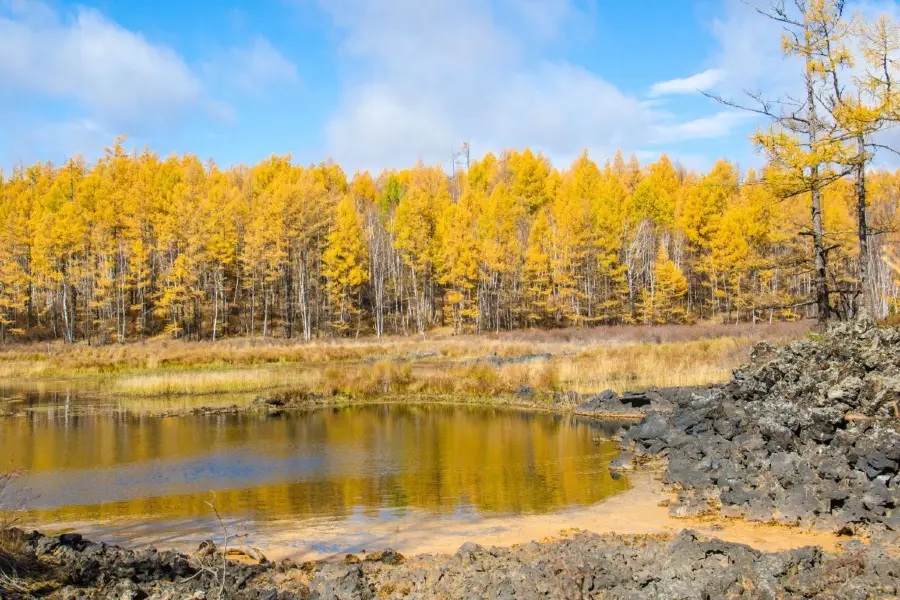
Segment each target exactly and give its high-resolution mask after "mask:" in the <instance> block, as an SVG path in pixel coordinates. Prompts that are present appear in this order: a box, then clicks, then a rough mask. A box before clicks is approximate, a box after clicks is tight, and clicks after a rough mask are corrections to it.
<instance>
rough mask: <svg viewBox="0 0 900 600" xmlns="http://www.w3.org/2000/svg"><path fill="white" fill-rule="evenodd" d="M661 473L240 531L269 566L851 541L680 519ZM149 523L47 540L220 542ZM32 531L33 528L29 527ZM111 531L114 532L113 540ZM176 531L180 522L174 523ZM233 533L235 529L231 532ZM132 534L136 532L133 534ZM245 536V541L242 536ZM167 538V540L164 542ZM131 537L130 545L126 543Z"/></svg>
mask: <svg viewBox="0 0 900 600" xmlns="http://www.w3.org/2000/svg"><path fill="white" fill-rule="evenodd" d="M661 479H662V472H661V470H660V469H658V468H645V469H641V470H639V471H637V472H634V473H631V474H629V482H630V483H631V485H630V487H629V488H628V489H627V490H625V491H623V492H620V493H618V494H615V495H613V496H611V497H609V498H605V499H603V500H601V501H599V502H596V503H594V504H592V505H589V506H584V507H575V508H565V509H561V510H557V511H553V512H550V513H541V514H535V513H530V514H520V515H491V514H479V515H467V516H464V517H462V518H445V517H444V516H442V515H433V514H428V513H425V512H420V511H414V512H412V513H411V514H409V515H407V516H405V517H400V518H398V519H391V520H388V521H379V520H373V521H372V522H371V523H369V524H367V526H366V527H365V531H364V532H361V531H360V530H359V525H358V524H355V525H353V524H348V523H347V521H348V519H340V520H336V519H329V518H318V519H308V520H300V521H295V520H289V519H288V520H283V519H280V520H274V521H256V522H252V523H251V524H250V528H249V529H248V528H247V524H243V525H242V529H241V531H242V532H246V536H247V537H245V538H242V541H241V543H240V545H241V546H243V547H249V548H253V549H254V550H257V551H260V552H261V553H262V554H263V555H264V556H265V557H266V558H267V559H268V560H271V561H280V560H284V559H290V560H294V561H298V562H303V561H335V560H342V559H343V558H344V556H345V555H347V554H365V553H366V550H369V551H370V552H371V551H372V550H378V549H381V548H385V547H390V548H392V549H394V550H396V551H398V552H401V553H403V554H404V555H408V556H413V555H420V554H452V553H453V552H455V551H456V550H457V549H458V548H459V547H460V546H461V545H463V544H465V543H467V542H473V543H478V544H481V545H483V546H502V547H511V546H520V545H523V544H526V543H528V542H534V541H552V540H555V539H559V538H564V537H568V536H570V535H571V534H573V533H576V532H579V531H586V532H590V533H593V534H598V535H629V536H676V535H678V534H679V533H681V532H682V531H685V530H692V531H695V532H697V533H698V534H699V535H702V536H706V537H709V538H717V539H720V540H722V541H724V542H729V543H735V544H744V545H747V546H749V547H751V548H754V549H756V550H760V551H764V552H780V551H784V550H792V549H796V548H802V547H806V546H817V547H820V548H822V549H823V550H825V551H827V552H839V551H840V550H841V546H840V544H841V543H842V542H846V541H848V539H849V538H846V537H841V536H838V535H837V534H834V533H831V532H825V531H811V530H804V529H802V528H800V527H796V526H793V527H792V526H785V525H779V524H775V523H753V522H749V521H746V520H743V519H730V518H725V517H721V516H709V517H704V518H698V517H684V518H679V517H674V516H672V515H671V514H670V513H669V511H668V508H667V507H668V505H669V503H670V502H671V501H672V500H673V499H674V494H673V493H671V492H668V491H666V489H665V486H664V485H663V483H662V480H661ZM142 524H145V522H143V521H140V520H138V519H128V518H126V519H121V520H116V521H113V522H112V523H109V522H104V523H99V522H71V523H65V524H64V526H63V527H58V528H57V527H49V528H47V527H45V528H44V530H43V532H44V533H47V534H54V535H59V534H66V533H77V534H80V535H83V536H84V537H85V538H89V539H94V540H107V541H110V542H111V543H114V544H119V545H123V546H125V547H128V548H131V549H135V550H146V549H150V548H154V549H156V550H157V551H167V550H172V551H175V552H182V553H185V554H190V553H191V552H193V551H195V550H196V549H197V546H198V545H199V544H200V543H201V542H203V541H204V540H206V539H212V540H214V541H215V542H217V543H221V539H222V531H221V529H217V528H215V525H214V524H213V528H211V529H208V530H206V531H196V530H191V529H188V528H182V531H184V532H185V533H182V534H180V535H179V534H178V533H176V532H174V531H172V532H169V531H167V530H166V529H163V530H162V531H160V532H158V533H157V534H156V539H154V534H153V533H139V531H140V526H141V525H142ZM24 525H27V524H23V526H24ZM110 525H113V526H114V527H113V531H115V532H116V533H115V534H114V535H110V533H109V532H110ZM173 525H174V523H173ZM229 527H231V526H229ZM131 532H134V533H131ZM242 535H244V534H243V533H242ZM159 538H164V541H159ZM126 539H127V541H126Z"/></svg>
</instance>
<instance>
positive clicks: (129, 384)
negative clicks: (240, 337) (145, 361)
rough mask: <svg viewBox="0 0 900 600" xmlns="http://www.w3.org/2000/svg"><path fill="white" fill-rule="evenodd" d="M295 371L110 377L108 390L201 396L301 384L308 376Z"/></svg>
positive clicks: (122, 394)
mask: <svg viewBox="0 0 900 600" xmlns="http://www.w3.org/2000/svg"><path fill="white" fill-rule="evenodd" d="M303 375H304V373H302V372H298V371H296V370H295V371H291V372H285V371H283V370H281V371H272V370H263V369H260V370H249V369H241V370H223V371H196V372H192V371H180V372H162V373H152V374H145V375H134V376H130V377H118V378H115V379H114V380H113V383H112V386H111V390H110V391H112V392H114V393H116V394H118V395H121V396H143V397H147V396H202V395H207V394H226V393H227V394H240V393H246V392H259V391H264V390H272V389H278V388H283V387H289V386H294V387H296V386H305V385H307V384H308V378H307V377H304V376H303Z"/></svg>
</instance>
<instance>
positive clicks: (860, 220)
mask: <svg viewBox="0 0 900 600" xmlns="http://www.w3.org/2000/svg"><path fill="white" fill-rule="evenodd" d="M857 145H858V146H859V154H860V157H859V165H857V167H856V221H857V227H858V235H859V287H860V289H861V290H862V295H861V299H860V306H861V307H863V308H866V309H867V310H869V311H871V310H872V309H873V306H872V304H873V303H872V302H871V297H870V296H871V294H870V290H869V288H870V281H869V279H870V277H869V225H868V222H867V219H866V162H865V158H864V157H865V147H866V140H865V137H864V136H863V135H860V136H859V137H858V138H857Z"/></svg>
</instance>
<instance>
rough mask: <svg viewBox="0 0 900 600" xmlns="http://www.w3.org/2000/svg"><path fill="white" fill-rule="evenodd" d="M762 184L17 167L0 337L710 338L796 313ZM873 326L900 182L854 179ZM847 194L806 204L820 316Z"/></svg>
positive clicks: (793, 225)
mask: <svg viewBox="0 0 900 600" xmlns="http://www.w3.org/2000/svg"><path fill="white" fill-rule="evenodd" d="M770 179H771V173H766V172H763V173H756V172H754V171H752V170H751V171H748V172H746V173H740V172H739V171H738V168H737V167H736V166H735V165H733V164H730V163H728V162H726V161H719V162H718V163H716V164H715V165H714V166H713V167H712V169H711V170H710V171H709V172H707V173H695V172H692V171H687V170H685V169H684V168H682V167H681V166H679V165H674V164H673V163H672V162H671V161H670V160H669V159H668V158H667V157H666V156H662V157H661V158H660V159H659V160H658V161H656V162H654V163H652V164H649V165H643V166H642V165H640V164H639V163H638V161H637V160H636V159H635V158H634V157H631V158H630V159H628V160H626V159H625V158H624V157H623V156H622V155H621V153H619V154H617V155H616V156H615V157H614V158H612V159H611V160H608V161H606V162H604V163H603V164H600V165H598V164H597V163H595V162H594V161H593V160H591V158H590V157H589V156H588V155H587V154H586V153H585V154H584V155H582V156H581V157H580V158H579V159H578V160H576V161H575V162H574V163H573V164H572V165H570V166H569V167H568V168H566V169H562V170H561V169H556V168H554V167H553V166H552V165H551V164H550V162H549V161H548V160H547V159H546V158H544V157H542V156H541V155H540V154H535V153H533V152H531V151H530V150H528V149H525V150H524V151H521V152H518V151H509V152H505V153H503V154H502V155H500V156H495V155H493V154H488V155H486V156H484V157H483V158H482V159H481V160H475V161H473V162H471V164H470V165H469V166H468V169H465V168H462V169H459V170H456V171H455V172H454V173H450V174H448V173H445V172H444V171H443V170H442V169H441V168H440V167H430V166H425V165H422V164H419V165H416V166H414V167H412V168H409V169H405V170H402V171H385V172H382V173H380V174H379V175H377V176H376V177H373V176H372V175H370V174H369V173H367V172H362V173H356V174H355V175H354V176H353V177H351V178H349V180H348V177H347V176H346V175H345V173H344V172H343V171H342V170H341V168H340V167H339V166H338V165H335V164H324V163H323V164H320V165H311V166H300V165H295V164H292V163H291V160H290V157H289V156H285V157H279V156H273V157H271V158H269V159H267V160H264V161H262V162H261V163H259V164H257V165H255V166H253V167H250V168H247V167H243V166H239V167H234V168H230V169H227V170H223V169H220V168H219V167H217V166H216V165H215V164H213V163H211V162H210V163H203V162H201V161H200V160H199V159H198V158H197V157H194V156H171V157H169V158H166V159H161V158H160V157H159V156H157V155H155V154H153V153H151V152H149V151H144V152H141V153H137V152H132V153H128V152H126V150H125V149H124V148H123V146H122V143H121V141H119V142H117V143H116V144H115V145H113V146H112V147H110V148H108V149H107V152H106V154H105V156H104V157H103V158H102V159H100V160H99V161H97V162H96V163H95V164H93V165H88V164H86V163H85V162H84V161H81V160H72V161H69V162H68V163H66V164H64V165H61V166H54V165H52V164H46V163H43V164H36V165H33V166H30V167H27V168H26V167H20V168H16V169H15V170H14V171H13V172H12V173H11V174H10V176H8V177H5V178H4V179H3V180H2V182H0V326H2V329H3V336H4V338H5V339H7V340H9V339H12V338H22V337H29V338H32V339H50V338H53V339H64V340H67V341H75V340H88V341H91V342H94V343H104V342H111V341H120V342H121V341H125V340H131V339H139V338H142V337H144V336H151V335H157V334H161V333H165V334H170V335H172V336H176V337H186V338H190V339H216V338H219V337H222V336H235V335H251V336H254V335H255V336H279V337H302V338H305V339H310V338H313V337H317V336H329V335H356V334H359V333H362V334H368V333H375V334H378V335H381V334H410V333H417V332H420V333H423V334H424V333H425V332H426V331H428V330H429V329H430V328H432V327H436V326H447V327H452V328H453V329H454V330H455V331H459V332H463V331H468V332H483V331H496V330H503V329H512V328H520V327H562V326H570V325H572V326H574V325H590V324H615V323H634V324H656V323H681V322H690V321H696V320H705V319H717V320H725V321H729V322H737V321H753V320H771V319H793V318H797V317H800V316H804V315H808V314H812V313H810V312H809V311H814V310H815V306H813V305H812V304H813V303H811V302H810V301H809V300H810V298H811V297H812V294H813V288H814V286H815V282H814V274H813V272H812V271H811V269H810V258H809V257H810V256H811V250H810V244H811V238H810V237H809V236H806V235H802V234H801V233H802V231H803V230H804V229H806V228H808V226H807V221H808V212H809V202H810V200H809V194H806V195H805V199H804V198H791V199H789V200H784V199H782V198H780V197H779V196H778V195H777V194H776V193H775V192H774V186H773V185H772V184H770V183H769V182H768V181H769V180H770ZM866 186H867V190H868V194H867V198H868V200H867V202H868V206H869V215H870V219H871V221H872V227H873V229H874V230H876V231H878V232H884V233H883V234H880V235H876V236H873V243H872V244H871V245H870V246H871V247H870V252H871V256H870V257H869V259H870V261H869V264H870V265H872V266H873V273H872V277H871V278H870V280H869V282H868V284H869V285H870V286H871V288H872V290H871V292H872V295H873V297H875V298H877V303H876V307H877V310H878V312H880V313H881V314H886V313H888V312H889V311H892V310H895V309H896V306H897V299H898V294H900V288H898V285H897V282H896V281H894V280H893V279H892V278H891V273H890V270H889V269H888V268H887V267H886V266H885V265H884V263H883V262H882V261H881V260H880V259H879V257H880V256H881V254H882V252H883V249H884V246H885V245H887V244H890V243H891V242H893V241H894V239H895V238H894V237H893V233H891V232H892V231H893V230H894V225H895V224H896V221H897V218H898V214H897V211H898V201H900V173H892V172H888V171H870V172H869V173H868V177H867V181H866ZM855 202H856V196H855V186H854V179H853V178H852V177H849V176H848V177H843V178H838V179H837V180H835V181H834V182H832V183H831V184H830V185H828V186H827V187H826V188H825V189H824V191H823V205H824V210H823V214H824V215H825V226H826V230H827V231H828V232H830V234H829V241H830V243H832V244H833V245H834V246H835V248H834V250H833V251H832V252H831V254H830V258H831V260H830V261H829V279H830V281H831V282H832V284H833V288H834V290H836V291H835V293H834V298H833V300H834V304H835V305H836V307H837V309H838V310H843V311H852V310H854V306H852V305H853V304H854V302H856V301H857V300H856V299H857V298H858V297H859V294H856V293H853V292H854V290H856V291H860V290H859V289H858V288H859V281H858V278H857V273H858V270H859V269H858V266H859V264H858V263H859V259H860V257H859V253H858V245H857V244H856V237H855V234H856V229H855Z"/></svg>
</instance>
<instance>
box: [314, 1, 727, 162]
mask: <svg viewBox="0 0 900 600" xmlns="http://www.w3.org/2000/svg"><path fill="white" fill-rule="evenodd" d="M322 6H323V7H324V8H325V9H326V10H328V11H330V12H331V14H332V16H333V18H334V21H335V24H336V25H337V26H338V28H339V30H340V31H341V32H342V34H343V35H344V41H343V44H342V51H343V53H344V55H345V57H347V58H349V59H351V61H352V64H351V66H352V67H356V68H351V69H348V70H347V71H348V74H349V75H348V78H347V80H346V83H345V87H344V90H343V94H342V100H341V103H340V105H339V106H338V107H337V109H336V111H335V112H334V113H333V115H332V117H331V118H330V120H329V122H328V124H327V126H326V140H327V143H328V150H329V153H330V155H331V156H332V157H334V158H335V159H336V160H338V161H339V162H341V163H342V164H345V165H346V166H347V167H348V168H349V169H351V170H352V169H356V168H368V169H376V170H377V169H380V168H382V167H390V166H396V165H403V164H412V163H414V162H415V161H416V160H419V159H422V160H424V161H425V162H426V163H430V164H434V163H437V162H447V160H448V157H449V155H450V153H451V150H452V149H453V148H454V147H458V146H459V144H460V143H461V142H463V141H464V140H468V141H469V142H470V144H471V146H472V148H473V150H474V151H475V153H476V154H479V155H480V154H481V153H483V152H487V151H494V152H496V151H499V150H503V149H506V148H522V147H525V146H528V147H531V148H533V149H535V150H540V151H542V152H543V153H544V154H545V155H547V156H549V157H550V158H551V159H553V160H554V162H556V163H560V164H563V163H565V162H567V161H569V160H571V159H573V158H575V157H577V156H578V154H579V153H580V152H581V151H582V150H583V149H584V148H590V149H591V150H592V152H593V153H595V154H596V155H597V156H598V157H602V156H604V155H611V154H612V153H613V152H614V151H615V149H616V148H618V147H631V148H636V147H640V146H641V145H642V144H646V143H651V142H652V141H653V140H654V139H655V138H657V137H660V136H661V135H662V134H660V133H658V132H657V129H658V128H659V127H660V125H661V124H665V123H668V122H669V121H671V117H670V116H668V115H665V114H663V113H661V112H658V111H657V110H656V109H655V108H654V107H653V106H652V105H651V104H650V103H647V102H645V101H644V100H643V99H641V98H639V97H637V96H635V95H633V94H631V93H628V92H626V91H624V90H622V89H619V88H618V87H616V86H615V85H613V84H612V83H610V82H609V81H607V80H606V79H604V78H603V77H602V76H601V75H599V74H598V73H596V72H593V71H590V70H588V69H585V68H582V67H579V66H576V65H573V64H571V63H568V62H566V61H562V60H555V61H547V60H544V61H539V60H534V58H533V57H534V55H535V54H538V53H540V50H541V48H542V46H541V44H543V43H544V42H545V41H546V40H548V39H552V38H554V37H556V38H559V37H562V36H564V35H566V33H567V29H566V28H567V26H568V25H567V24H568V23H570V22H572V21H573V18H572V17H573V15H577V14H578V13H577V11H576V9H575V7H574V4H572V3H571V2H568V1H566V0H544V1H542V0H531V1H530V2H525V3H514V2H511V1H509V0H494V2H493V3H491V2H481V1H478V0H433V1H431V2H418V1H417V0H332V1H327V2H326V1H325V0H322ZM499 14H502V18H500V17H499V16H498V15H499ZM538 22H540V23H541V26H540V27H538V25H537V23H538ZM522 23H525V24H526V25H527V24H529V23H530V24H531V25H530V26H525V27H522V26H521V25H522ZM511 24H515V25H511ZM701 129H702V128H701V127H699V126H694V127H684V128H683V129H682V130H679V129H677V127H673V128H671V129H669V130H666V132H665V135H666V138H667V139H675V138H676V137H677V136H678V135H679V133H681V134H682V135H683V139H690V138H695V137H697V136H698V135H700V136H701V137H706V136H708V135H710V132H709V131H701ZM698 132H699V133H698Z"/></svg>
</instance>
